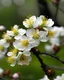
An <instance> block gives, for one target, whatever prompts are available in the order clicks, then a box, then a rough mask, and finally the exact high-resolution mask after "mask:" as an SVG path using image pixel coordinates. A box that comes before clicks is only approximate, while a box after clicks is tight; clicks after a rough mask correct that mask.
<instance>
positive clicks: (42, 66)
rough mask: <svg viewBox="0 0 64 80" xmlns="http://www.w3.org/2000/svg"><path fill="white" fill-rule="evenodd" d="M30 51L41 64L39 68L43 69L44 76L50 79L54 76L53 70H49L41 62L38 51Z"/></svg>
mask: <svg viewBox="0 0 64 80" xmlns="http://www.w3.org/2000/svg"><path fill="white" fill-rule="evenodd" d="M31 51H32V52H33V54H34V55H35V56H36V57H37V59H38V60H39V62H40V64H41V68H42V69H43V71H44V72H45V74H46V75H47V76H48V78H50V77H51V76H53V75H54V70H53V69H52V68H50V67H49V66H47V65H46V64H44V62H43V60H42V59H41V57H40V56H39V51H36V50H35V49H34V48H33V49H32V50H31Z"/></svg>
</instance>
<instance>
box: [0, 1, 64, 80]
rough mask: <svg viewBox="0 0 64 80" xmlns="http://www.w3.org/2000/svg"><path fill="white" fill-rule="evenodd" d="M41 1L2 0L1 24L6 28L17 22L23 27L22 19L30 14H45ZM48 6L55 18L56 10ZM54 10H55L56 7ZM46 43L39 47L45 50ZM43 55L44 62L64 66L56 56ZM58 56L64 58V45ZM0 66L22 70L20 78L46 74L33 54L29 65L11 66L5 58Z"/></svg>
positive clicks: (33, 78)
mask: <svg viewBox="0 0 64 80" xmlns="http://www.w3.org/2000/svg"><path fill="white" fill-rule="evenodd" d="M43 1H44V0H43ZM40 2H41V0H0V25H4V26H5V27H6V29H10V28H11V27H12V26H13V25H15V24H17V25H20V27H23V26H22V21H23V20H24V18H26V17H27V16H29V15H36V16H39V15H41V14H43V15H44V14H45V13H46V12H44V11H45V4H41V5H40ZM49 4H52V3H51V2H50V3H47V5H49ZM47 7H48V9H49V11H50V14H51V15H52V18H53V17H54V16H53V14H54V12H52V13H51V9H50V5H49V6H47ZM46 10H47V9H46ZM53 11H55V9H54V10H53ZM48 14H49V13H48ZM45 15H46V14H45ZM47 16H48V15H47ZM60 16H61V15H59V16H58V18H59V17H60ZM62 16H64V14H63V15H62ZM59 19H60V18H59ZM63 19H64V18H62V21H63ZM60 25H61V26H63V25H64V22H63V23H61V22H60ZM44 45H45V43H41V44H40V45H39V47H38V48H39V50H41V51H45V49H44V47H43V46H44ZM41 56H42V59H43V61H44V63H46V64H47V65H49V66H54V65H55V66H59V67H64V65H63V64H62V63H60V62H59V61H57V60H56V59H54V58H51V57H49V56H44V55H41ZM57 56H58V57H60V58H61V59H62V60H64V47H63V48H62V49H61V50H60V52H59V53H58V54H57ZM0 67H2V68H3V69H4V70H6V69H10V70H11V72H12V73H15V72H21V79H20V80H38V79H40V78H42V77H43V76H44V75H45V74H44V72H43V70H42V69H41V67H40V63H39V61H38V59H37V58H36V57H35V56H34V55H32V61H31V62H30V64H29V65H28V66H19V65H16V66H15V67H11V66H10V64H9V63H7V59H6V58H4V59H2V60H0ZM55 72H56V75H61V74H62V73H64V70H58V69H55ZM8 80H9V79H8Z"/></svg>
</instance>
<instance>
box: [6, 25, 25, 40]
mask: <svg viewBox="0 0 64 80" xmlns="http://www.w3.org/2000/svg"><path fill="white" fill-rule="evenodd" d="M25 33H26V30H24V29H22V28H20V29H18V26H17V25H14V27H13V28H12V30H11V31H9V30H8V31H7V34H8V35H9V36H12V37H13V36H15V37H14V38H15V39H19V38H20V36H22V35H24V34H25Z"/></svg>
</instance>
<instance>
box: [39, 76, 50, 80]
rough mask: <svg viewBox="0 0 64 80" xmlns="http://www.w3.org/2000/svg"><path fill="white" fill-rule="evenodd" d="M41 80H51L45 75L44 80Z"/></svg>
mask: <svg viewBox="0 0 64 80" xmlns="http://www.w3.org/2000/svg"><path fill="white" fill-rule="evenodd" d="M39 80H49V79H48V77H47V75H45V76H44V78H42V79H39Z"/></svg>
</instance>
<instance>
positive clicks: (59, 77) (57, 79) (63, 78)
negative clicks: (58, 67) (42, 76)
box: [54, 74, 64, 80]
mask: <svg viewBox="0 0 64 80" xmlns="http://www.w3.org/2000/svg"><path fill="white" fill-rule="evenodd" d="M54 80H64V74H62V75H61V76H57V77H56V78H55V79H54Z"/></svg>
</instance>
